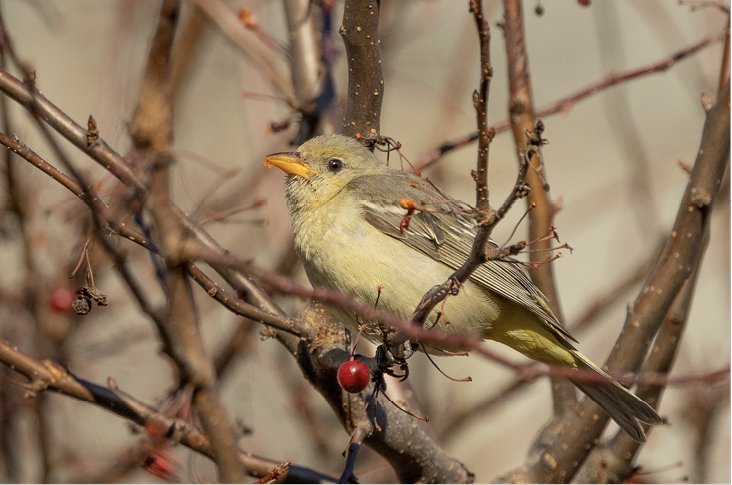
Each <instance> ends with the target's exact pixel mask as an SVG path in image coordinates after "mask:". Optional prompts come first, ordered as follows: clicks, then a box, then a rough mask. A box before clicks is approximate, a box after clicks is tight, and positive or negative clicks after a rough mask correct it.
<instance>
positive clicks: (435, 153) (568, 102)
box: [414, 34, 726, 170]
mask: <svg viewBox="0 0 732 485" xmlns="http://www.w3.org/2000/svg"><path fill="white" fill-rule="evenodd" d="M723 37H725V38H726V36H725V34H716V35H711V36H709V37H707V38H706V39H703V40H701V41H700V42H698V43H696V44H694V45H692V46H689V47H686V48H684V49H681V50H679V51H677V52H675V53H674V54H671V55H670V56H668V57H665V58H663V59H662V60H660V61H657V62H654V63H652V64H648V65H646V66H643V67H640V68H637V69H633V70H630V71H626V72H622V73H618V74H615V73H610V74H608V75H607V76H605V77H604V78H603V79H601V80H600V81H597V82H595V83H592V84H590V85H588V86H586V87H584V88H582V89H580V90H579V91H576V92H574V93H572V94H569V95H567V96H565V97H563V98H561V99H559V100H557V101H554V102H552V103H549V104H546V105H544V106H542V107H541V108H539V109H537V110H536V113H535V115H536V117H537V118H546V117H547V116H549V115H553V114H556V113H566V112H568V111H569V110H571V109H572V108H573V107H574V105H575V104H576V103H578V102H579V101H582V100H584V99H585V98H587V97H589V96H591V95H593V94H597V93H598V92H600V91H602V90H604V89H607V88H610V87H612V86H615V85H617V84H620V83H624V82H628V81H631V80H633V79H637V78H639V77H643V76H646V75H649V74H653V73H657V72H663V71H666V70H667V69H670V68H671V67H672V66H674V65H675V64H676V63H677V62H679V61H681V60H683V59H685V58H687V57H689V56H691V55H693V54H695V53H697V52H699V51H700V50H702V49H703V48H705V47H707V46H710V45H712V44H714V43H716V42H718V41H719V40H720V39H722V38H723ZM510 128H511V121H510V120H508V119H507V120H504V121H501V122H499V123H497V124H495V125H493V126H491V127H490V129H491V130H493V131H494V132H495V133H496V134H498V133H503V132H505V131H508V130H509V129H510ZM477 139H478V132H477V131H475V132H473V133H470V134H468V135H464V136H461V137H459V138H456V139H454V140H451V141H448V142H445V143H443V144H442V145H440V146H439V147H437V148H435V149H434V150H432V151H431V152H429V153H427V154H425V155H423V156H422V158H420V159H419V160H417V162H415V163H414V169H415V170H423V169H424V168H425V167H427V166H429V165H431V164H432V163H434V162H436V161H437V160H439V159H440V158H441V157H442V156H443V155H444V154H445V153H448V152H450V151H452V150H455V149H457V148H461V147H463V146H465V145H467V144H469V143H472V142H474V141H476V140H477Z"/></svg>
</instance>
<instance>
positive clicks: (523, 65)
mask: <svg viewBox="0 0 732 485" xmlns="http://www.w3.org/2000/svg"><path fill="white" fill-rule="evenodd" d="M503 5H504V10H505V13H504V22H505V33H506V53H507V57H508V81H509V89H510V93H509V104H508V111H509V118H510V120H511V128H512V130H513V138H514V141H515V144H516V151H517V152H518V154H519V159H521V158H522V156H523V152H524V150H526V147H527V141H528V139H527V133H530V132H531V130H533V129H534V125H535V123H536V120H535V116H534V106H533V100H532V94H531V80H530V78H529V59H528V53H527V52H526V39H525V37H524V23H523V12H522V8H521V1H520V0H504V2H503ZM539 155H540V154H539V153H538V152H537V154H536V155H535V156H533V157H532V159H531V167H530V169H529V171H528V173H527V175H526V183H527V184H528V185H529V186H530V187H531V191H530V192H529V195H528V197H527V198H526V205H527V206H528V207H531V208H532V210H531V211H530V212H529V237H528V240H529V241H531V242H530V244H531V249H532V251H531V253H530V260H531V261H533V262H537V263H540V262H542V261H547V260H549V259H550V257H551V251H550V248H551V240H549V239H547V238H543V236H544V235H545V234H547V233H548V232H549V231H550V230H551V229H550V228H551V227H552V223H553V220H554V209H553V206H552V203H551V201H550V200H549V195H548V188H547V184H546V173H545V171H544V163H543V160H542V159H541V158H540V156H539ZM529 275H530V276H531V280H532V281H533V282H534V284H535V285H536V287H537V288H539V290H540V291H541V292H542V293H543V294H544V296H546V298H547V300H548V303H549V307H550V308H551V309H552V312H553V313H554V315H556V317H557V319H558V320H559V321H560V322H564V316H563V315H562V309H561V305H560V304H559V295H558V293H557V290H556V285H555V283H554V271H553V266H552V264H551V263H550V262H547V263H543V264H541V265H539V266H537V267H535V268H530V269H529ZM552 391H553V392H552V396H553V399H554V413H555V415H558V416H561V415H563V414H565V413H566V412H567V411H568V410H570V409H573V408H574V406H575V405H576V402H577V400H576V394H575V390H574V387H573V386H572V385H571V384H570V383H568V382H566V381H563V380H557V379H553V380H552Z"/></svg>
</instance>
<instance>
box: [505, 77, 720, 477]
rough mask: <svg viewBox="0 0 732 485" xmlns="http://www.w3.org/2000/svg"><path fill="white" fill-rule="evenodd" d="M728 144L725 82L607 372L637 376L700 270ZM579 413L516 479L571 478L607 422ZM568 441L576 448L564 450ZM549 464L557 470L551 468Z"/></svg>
mask: <svg viewBox="0 0 732 485" xmlns="http://www.w3.org/2000/svg"><path fill="white" fill-rule="evenodd" d="M729 143H730V88H729V81H728V82H727V83H726V85H725V88H724V90H723V91H722V92H721V93H720V96H719V99H718V101H717V103H716V104H715V105H714V107H712V109H711V110H710V111H709V112H708V114H707V119H706V122H705V123H704V130H703V132H702V139H701V145H700V148H699V152H698V155H697V159H696V163H695V164H694V169H693V170H692V173H691V178H690V180H689V184H688V185H687V188H686V192H685V194H684V197H683V198H682V201H681V205H680V207H679V212H678V215H677V217H676V222H675V223H674V227H673V229H672V231H671V236H670V238H669V240H668V242H667V244H666V247H665V249H664V251H663V253H662V254H661V256H660V257H659V259H658V262H657V264H656V267H655V269H654V270H653V272H652V273H651V274H650V275H649V277H648V279H647V280H646V283H645V285H644V286H643V289H642V290H641V293H640V294H639V295H638V297H637V298H636V300H635V302H633V303H632V304H631V305H629V308H628V315H627V317H626V320H625V324H624V325H623V330H622V332H621V334H620V337H619V338H618V340H617V342H616V345H615V348H614V349H613V351H612V352H611V354H610V357H609V358H608V360H607V362H606V365H607V368H608V370H609V371H610V372H611V373H618V372H637V371H638V370H639V369H640V366H641V363H642V362H643V360H644V359H645V356H646V353H647V351H648V349H649V347H650V345H651V342H652V341H653V337H654V336H655V335H656V333H657V332H658V329H659V328H660V326H661V323H662V322H663V318H664V316H665V315H666V314H667V313H668V312H669V309H670V308H671V305H672V303H673V301H674V300H675V299H676V297H677V295H678V293H679V291H680V290H681V287H682V286H683V284H684V282H685V281H686V280H687V279H688V278H689V276H690V275H691V274H692V272H693V271H694V270H695V268H696V267H697V266H698V264H699V262H700V260H701V257H702V254H703V250H704V241H705V234H706V231H707V230H708V229H707V226H708V224H709V220H710V215H711V211H712V207H713V205H714V201H715V198H716V196H717V193H718V191H719V187H720V185H721V183H722V176H723V174H724V171H725V170H726V168H727V166H728V164H729V150H730V147H729ZM577 413H578V415H577V416H576V417H574V419H571V420H568V422H565V423H564V424H563V427H562V430H561V432H560V433H559V434H558V435H557V438H556V440H554V442H553V444H552V446H551V447H550V448H549V449H547V450H546V451H545V452H544V453H542V457H543V456H548V457H549V459H537V461H536V462H535V463H534V464H533V465H531V466H530V467H528V468H525V469H523V470H522V471H521V472H517V473H516V476H517V479H521V480H530V481H538V482H554V481H564V480H567V479H568V478H569V477H571V476H572V475H574V473H575V471H576V467H577V466H578V464H580V463H581V462H582V459H583V458H584V455H585V454H584V452H583V451H582V449H583V448H584V447H585V446H591V445H592V443H593V442H594V440H596V439H597V437H599V436H600V433H601V432H602V430H603V429H604V427H605V425H606V424H607V421H608V418H607V416H606V415H604V413H601V412H600V411H599V407H598V406H597V405H596V404H595V403H593V402H591V401H590V400H588V399H585V400H584V401H583V402H582V403H581V404H580V406H579V409H578V411H577ZM598 416H599V419H596V417H598ZM568 443H572V444H573V445H574V446H566V445H567V444H568ZM565 446H566V449H565ZM551 463H556V464H558V466H550V464H551ZM518 477H521V478H518Z"/></svg>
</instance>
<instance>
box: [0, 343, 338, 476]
mask: <svg viewBox="0 0 732 485" xmlns="http://www.w3.org/2000/svg"><path fill="white" fill-rule="evenodd" d="M0 362H2V363H3V364H5V365H7V366H8V367H10V368H12V369H14V370H15V371H16V372H19V373H21V374H23V375H24V376H25V377H26V378H28V380H29V381H30V384H28V385H27V386H25V387H26V388H27V393H26V394H27V395H28V396H33V395H35V394H37V393H39V392H43V391H52V392H57V393H59V394H64V395H66V396H69V397H73V398H74V399H78V400H79V401H85V402H89V403H92V404H95V405H97V406H99V407H100V408H102V409H105V410H107V411H109V412H111V413H113V414H116V415H118V416H120V417H122V418H125V419H127V420H130V421H132V422H133V423H135V424H137V425H139V426H142V427H143V428H146V429H157V430H162V431H163V435H164V436H165V437H166V439H168V440H170V441H172V442H176V443H180V444H182V445H183V446H185V447H186V448H189V449H191V450H193V451H196V452H198V453H200V454H202V455H204V456H207V457H209V458H211V459H213V457H214V453H213V449H212V447H211V443H210V441H209V438H208V436H206V435H205V434H203V433H202V432H201V431H200V430H199V429H198V428H197V427H196V426H195V425H193V423H190V422H188V421H185V420H183V419H180V418H175V417H170V416H166V415H165V414H163V413H161V412H160V411H158V410H157V409H155V408H153V407H152V406H149V405H147V404H145V403H143V402H141V401H138V400H137V399H135V398H133V397H132V396H130V395H129V394H126V393H124V392H122V391H121V390H119V389H118V388H117V386H116V384H115V383H114V380H113V379H111V378H110V382H109V384H110V385H109V387H105V386H100V385H98V384H94V383H92V382H89V381H86V380H84V379H80V378H78V377H76V376H74V375H73V374H72V373H70V372H69V371H68V370H67V369H65V368H64V367H62V366H60V365H58V364H56V363H55V362H52V361H49V360H45V361H43V362H40V361H38V360H36V359H34V358H33V357H31V356H29V355H27V354H24V353H23V352H21V351H19V350H18V349H17V348H16V347H14V346H13V345H12V344H10V343H9V342H6V341H5V340H0ZM239 459H240V460H241V463H242V464H243V465H244V466H245V467H246V469H247V472H248V473H249V474H250V475H252V476H255V477H264V476H266V475H267V474H268V473H270V472H271V471H272V468H274V467H276V466H277V465H278V464H279V463H281V462H277V461H273V460H267V459H265V458H261V457H258V456H256V455H253V454H251V453H246V452H241V453H239ZM288 478H289V479H288V481H290V482H291V483H321V482H323V481H330V482H334V481H335V479H334V478H332V477H329V476H327V475H323V474H320V473H318V472H315V471H312V470H309V469H306V468H302V467H298V466H291V467H290V469H289V471H288Z"/></svg>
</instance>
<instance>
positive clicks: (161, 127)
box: [130, 0, 244, 483]
mask: <svg viewBox="0 0 732 485" xmlns="http://www.w3.org/2000/svg"><path fill="white" fill-rule="evenodd" d="M179 10H180V0H166V1H165V2H163V5H162V8H161V11H160V16H159V19H158V25H157V29H156V32H155V35H154V37H153V41H152V46H151V49H150V54H149V57H148V64H147V67H146V71H145V78H144V81H143V85H142V91H141V93H140V98H139V100H138V105H137V109H136V110H135V114H134V116H133V119H132V122H131V123H130V136H131V137H132V141H133V143H134V146H135V148H136V149H137V150H139V151H141V152H143V153H145V154H147V155H148V156H149V160H150V162H151V167H150V168H151V176H150V180H149V189H150V196H149V197H148V200H147V208H148V209H149V210H150V213H151V214H152V218H153V220H154V223H155V231H156V233H157V236H158V238H159V240H160V247H161V254H162V256H163V258H164V260H165V263H166V267H165V270H164V275H160V276H161V277H162V278H163V280H164V286H165V296H166V300H167V312H166V315H165V321H164V324H163V325H162V326H161V328H160V331H161V334H163V336H164V337H163V338H164V339H165V340H167V341H168V342H169V344H170V349H169V350H170V352H171V356H172V357H173V359H174V360H175V362H176V364H177V366H178V369H179V370H180V372H181V374H182V377H183V378H184V379H185V380H186V381H187V382H188V383H190V384H191V385H192V386H193V398H192V404H193V409H194V411H195V412H196V415H197V416H198V418H199V419H200V420H201V424H202V426H203V429H204V431H206V433H207V434H208V435H209V437H210V439H211V447H212V450H213V454H214V457H215V461H216V465H217V466H218V472H219V479H220V480H221V481H223V482H225V483H241V482H242V481H243V478H244V476H243V467H242V464H241V461H240V459H239V455H238V452H237V448H236V439H235V436H234V431H233V427H232V426H231V423H230V420H229V417H228V415H227V413H226V409H225V408H224V405H223V402H222V401H221V398H220V396H219V394H218V389H217V388H218V382H217V379H216V373H215V370H214V367H213V364H212V362H211V360H210V359H209V358H208V356H207V355H206V350H205V348H204V346H203V339H202V336H201V333H200V328H199V322H198V312H197V309H196V307H195V304H194V300H193V293H192V289H191V285H190V281H189V280H188V276H187V270H186V268H187V261H186V257H187V256H186V255H187V247H188V246H189V243H190V241H189V240H190V238H191V234H190V232H189V231H187V230H185V228H183V227H181V225H179V224H178V221H177V219H176V217H175V213H174V212H175V208H174V205H173V203H172V201H171V200H170V170H171V167H172V165H173V164H174V163H175V158H174V157H173V155H172V153H171V143H172V137H173V126H172V121H173V120H172V118H173V116H172V113H173V106H172V102H171V92H170V71H171V54H172V51H173V41H174V38H175V32H176V27H177V20H178V15H179ZM165 335H167V337H165Z"/></svg>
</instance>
